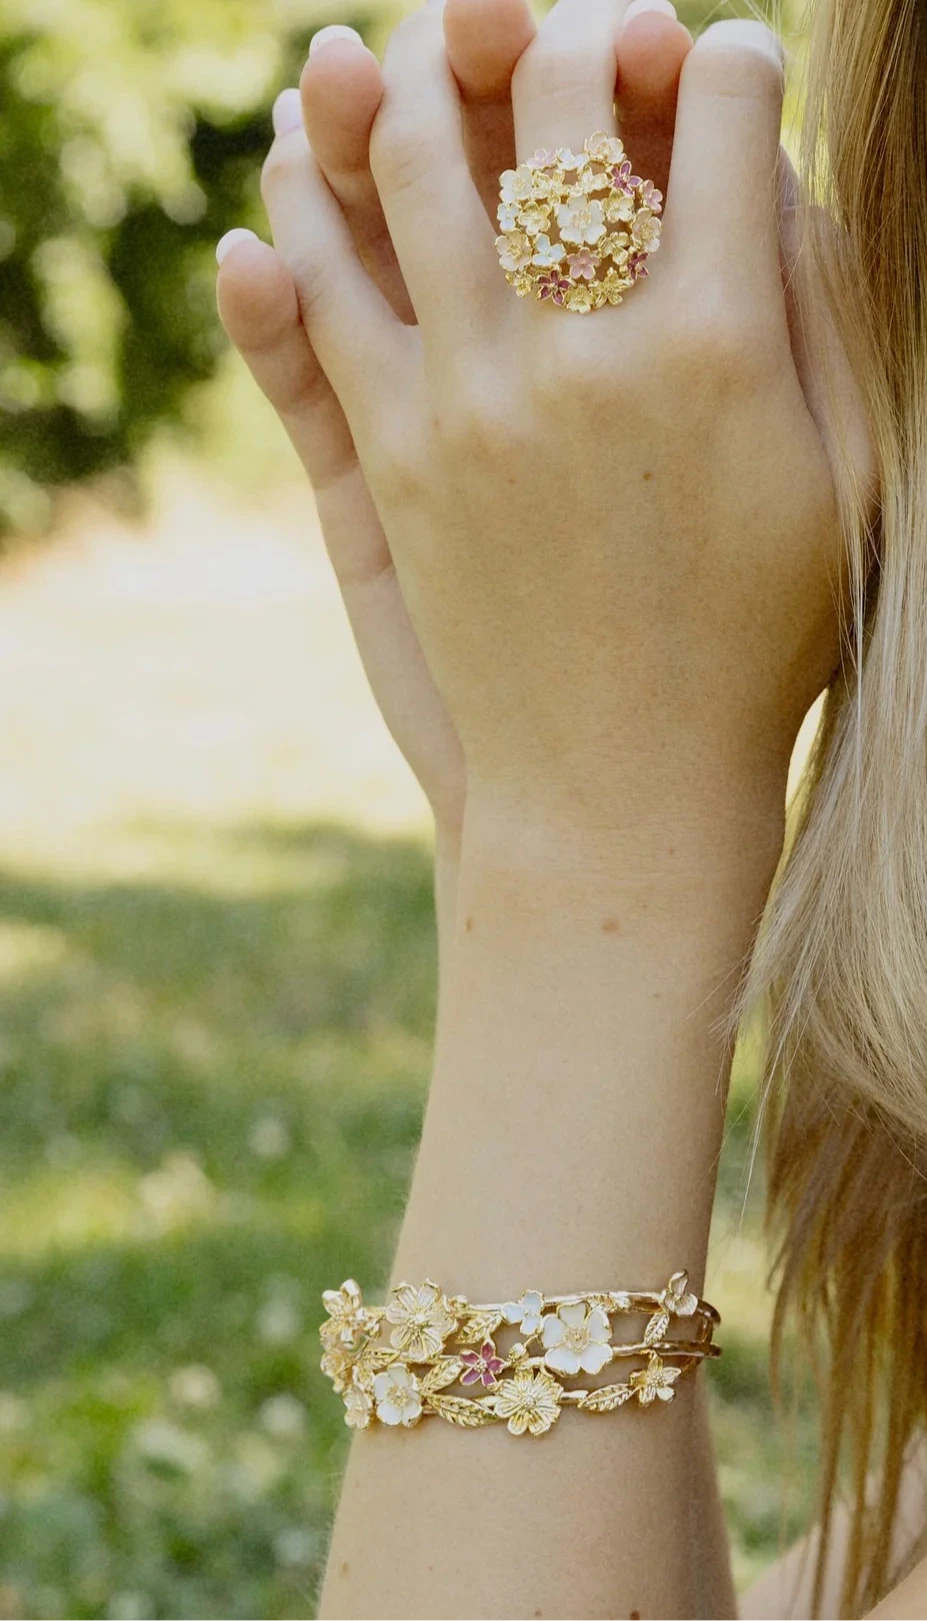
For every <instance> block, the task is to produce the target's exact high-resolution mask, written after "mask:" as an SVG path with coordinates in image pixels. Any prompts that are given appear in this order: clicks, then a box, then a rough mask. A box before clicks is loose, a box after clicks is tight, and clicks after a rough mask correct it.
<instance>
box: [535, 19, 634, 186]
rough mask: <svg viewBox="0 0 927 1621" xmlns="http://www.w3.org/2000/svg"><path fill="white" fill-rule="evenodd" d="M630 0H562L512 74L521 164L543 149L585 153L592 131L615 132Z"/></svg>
mask: <svg viewBox="0 0 927 1621" xmlns="http://www.w3.org/2000/svg"><path fill="white" fill-rule="evenodd" d="M624 11H625V0H558V4H557V5H555V6H554V9H553V11H551V12H550V13H549V15H548V16H547V18H546V19H545V21H544V24H543V26H542V27H541V30H540V32H539V33H538V36H537V38H536V39H535V40H534V41H533V43H532V44H531V45H529V46H528V49H527V50H526V51H525V53H524V55H523V56H522V58H521V60H520V61H519V63H518V66H517V67H516V69H515V73H514V75H513V78H512V108H513V111H514V114H515V144H516V148H517V153H518V159H519V161H520V162H522V163H523V162H524V161H525V160H526V159H527V158H530V157H531V155H532V153H534V152H536V151H537V150H538V149H539V148H543V149H547V148H551V147H558V146H563V147H572V148H574V149H576V150H579V151H581V150H582V145H583V141H584V140H585V139H586V136H587V135H592V134H593V133H594V132H595V131H597V130H605V131H607V132H608V133H609V134H615V133H616V125H615V78H616V72H617V60H616V55H615V41H616V38H617V32H618V27H619V25H620V22H621V18H622V16H623V15H624Z"/></svg>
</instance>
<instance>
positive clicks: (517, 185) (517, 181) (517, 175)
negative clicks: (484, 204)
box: [499, 166, 534, 203]
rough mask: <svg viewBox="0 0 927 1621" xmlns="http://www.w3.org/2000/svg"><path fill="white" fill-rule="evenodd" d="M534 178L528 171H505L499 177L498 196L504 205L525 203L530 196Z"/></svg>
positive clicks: (525, 168)
mask: <svg viewBox="0 0 927 1621" xmlns="http://www.w3.org/2000/svg"><path fill="white" fill-rule="evenodd" d="M533 184H534V176H533V174H532V173H531V171H530V169H528V168H527V167H526V166H522V168H520V169H506V171H505V173H504V174H503V175H500V177H499V196H500V197H501V199H502V201H503V202H504V203H526V202H527V201H528V199H529V197H530V196H531V188H532V185H533Z"/></svg>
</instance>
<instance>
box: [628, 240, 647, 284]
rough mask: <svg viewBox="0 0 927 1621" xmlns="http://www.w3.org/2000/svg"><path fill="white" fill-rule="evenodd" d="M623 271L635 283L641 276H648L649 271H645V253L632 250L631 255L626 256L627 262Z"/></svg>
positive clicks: (639, 250) (637, 249)
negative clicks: (632, 278)
mask: <svg viewBox="0 0 927 1621" xmlns="http://www.w3.org/2000/svg"><path fill="white" fill-rule="evenodd" d="M625 270H626V271H627V274H628V275H629V276H633V277H634V280H635V281H638V280H639V279H640V277H641V276H649V275H650V271H649V270H648V269H647V255H646V253H644V252H642V250H641V249H640V248H634V249H633V250H632V251H631V253H629V254H628V261H627V264H626V265H625Z"/></svg>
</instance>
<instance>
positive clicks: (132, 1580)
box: [0, 825, 800, 1617]
mask: <svg viewBox="0 0 927 1621" xmlns="http://www.w3.org/2000/svg"><path fill="white" fill-rule="evenodd" d="M172 837H173V839H174V842H175V844H176V843H178V842H179V843H180V844H183V843H184V842H185V840H184V834H183V832H182V830H181V831H178V830H176V829H175V830H174V832H173V835H172ZM197 837H199V836H197ZM191 842H192V844H193V846H194V847H195V846H196V844H197V840H196V839H193V837H192V835H191ZM188 854H189V852H188ZM175 865H176V864H175ZM179 865H180V866H181V867H183V866H184V865H186V866H187V868H188V869H189V868H190V867H193V868H195V862H193V861H192V858H191V859H189V860H188V861H187V862H186V863H184V862H180V863H179ZM256 871H257V872H259V873H261V875H262V882H261V883H259V884H255V880H254V875H255V872H256ZM220 872H221V873H224V875H225V884H224V887H221V886H220V885H219V884H218V882H217V874H219V873H220ZM202 879H203V881H202V883H201V884H200V885H197V883H196V882H194V881H192V873H191V874H190V876H188V878H187V880H186V881H185V882H180V881H179V880H178V879H177V878H176V877H175V878H174V879H173V880H172V881H171V882H164V883H160V884H159V883H157V882H155V881H152V880H150V879H149V880H146V881H144V882H142V881H130V882H127V881H122V882H110V883H106V882H104V881H101V880H100V879H99V878H95V879H94V881H92V882H83V883H81V882H77V881H74V880H73V879H72V880H70V881H65V880H63V879H61V878H59V879H57V880H56V879H54V878H52V877H49V876H45V877H42V876H40V875H37V874H35V873H33V874H32V875H31V876H29V877H28V878H24V877H22V876H19V877H17V876H16V875H13V874H10V873H7V874H0V909H2V914H3V916H4V917H5V919H6V922H5V925H4V931H3V934H2V936H0V961H5V964H6V971H5V973H4V975H3V978H2V988H0V1023H2V1028H3V1031H4V1049H3V1070H4V1074H3V1085H4V1127H5V1134H4V1150H3V1181H2V1187H0V1232H2V1235H3V1237H2V1244H3V1267H2V1274H0V1319H2V1326H3V1346H4V1360H3V1369H4V1372H3V1386H4V1389H3V1393H2V1395H0V1433H2V1445H0V1493H2V1503H3V1511H2V1516H0V1570H2V1582H0V1611H2V1613H4V1614H7V1615H16V1616H22V1617H32V1616H53V1615H59V1616H60V1615H66V1616H75V1617H77V1616H81V1617H83V1616H87V1617H96V1616H126V1617H128V1616H131V1615H139V1616H141V1615H146V1616H147V1615H158V1616H178V1617H207V1616H225V1617H233V1616H254V1615H262V1616H275V1615H279V1616H305V1615H307V1614H309V1613H311V1608H312V1600H313V1590H314V1586H315V1583H316V1581H317V1577H318V1573H319V1568H320V1561H321V1559H322V1555H323V1550H324V1542H325V1530H326V1524H327V1521H328V1517H329V1515H330V1511H331V1505H332V1500H333V1490H334V1485H335V1482H336V1479H337V1475H338V1471H339V1468H340V1465H341V1461H342V1456H343V1449H344V1444H345V1438H346V1432H345V1431H344V1427H343V1425H342V1424H341V1421H340V1412H339V1404H338V1403H336V1402H334V1401H333V1400H332V1399H331V1398H330V1395H329V1394H328V1391H327V1387H323V1381H322V1380H321V1376H320V1375H319V1373H318V1372H317V1368H316V1360H317V1351H316V1346H317V1340H316V1328H317V1324H318V1320H319V1316H320V1312H319V1307H318V1296H319V1293H320V1291H321V1289H322V1288H323V1287H325V1286H327V1285H329V1284H331V1283H332V1282H333V1281H338V1280H339V1279H340V1277H341V1276H342V1274H343V1273H344V1272H346V1271H351V1272H354V1273H355V1274H356V1275H357V1276H358V1278H359V1279H360V1280H361V1282H362V1284H365V1285H369V1286H370V1287H376V1286H377V1285H379V1284H380V1283H381V1282H382V1279H383V1277H384V1274H385V1272H386V1269H387V1267H388V1262H389V1255H390V1249H391V1243H392V1238H393V1233H394V1229H395V1223H396V1220H397V1217H398V1213H399V1211H400V1209H401V1206H402V1201H403V1193H404V1188H405V1184H406V1180H407V1177H408V1173H409V1166H410V1156H411V1153H412V1150H413V1146H414V1143H415V1140H416V1134H417V1129H418V1122H419V1113H420V1108H421V1103H422V1096H423V1088H424V1084H425V1079H426V1075H427V1068H428V1058H429V1038H430V1029H431V1020H432V1010H433V995H434V987H433V972H432V958H433V948H432V927H433V924H432V903H431V886H430V870H429V860H428V854H427V851H426V850H425V849H424V847H423V846H421V845H419V844H416V843H414V842H408V841H399V840H383V841H380V840H375V839H371V838H368V837H364V836H363V835H360V834H357V833H352V832H350V831H347V830H345V829H340V828H337V827H334V826H326V825H315V826H307V827H305V828H298V829H292V830H289V831H281V830H280V829H276V828H272V827H266V826H263V827H262V826H254V827H250V828H245V829H238V830H226V831H225V832H224V833H220V832H217V833H216V834H215V835H214V837H213V839H212V840H211V841H210V863H209V867H208V871H206V870H204V872H203V874H202ZM748 1096H749V1076H748V1075H746V1074H741V1075H740V1077H739V1079H738V1082H737V1085H736V1087H735V1094H734V1102H733V1104H732V1129H731V1132H730V1134H729V1138H728V1143H727V1148H726V1156H725V1164H724V1167H723V1171H722V1178H721V1186H722V1190H723V1199H722V1208H721V1210H720V1211H719V1222H720V1226H719V1231H720V1234H721V1239H720V1241H721V1242H722V1244H728V1243H730V1241H731V1240H730V1233H731V1231H732V1228H733V1226H734V1225H735V1224H736V1220H737V1215H738V1213H739V1205H738V1199H739V1190H740V1185H741V1165H742V1160H743V1154H744V1150H745V1147H746V1143H747V1138H748V1130H749V1110H747V1113H746V1114H745V1113H744V1112H743V1111H744V1105H745V1100H746V1099H747V1098H748ZM738 1115H739V1116H740V1118H737V1116H738ZM754 1223H755V1217H754V1216H750V1217H748V1223H747V1228H746V1232H747V1233H748V1235H749V1232H750V1230H751V1226H752V1225H753V1224H754ZM732 1306H733V1320H732V1321H731V1323H730V1325H729V1327H728V1328H727V1330H726V1332H725V1336H724V1339H725V1354H724V1357H723V1358H722V1360H721V1361H720V1362H719V1363H718V1364H717V1366H716V1367H712V1368H711V1370H710V1371H711V1381H712V1390H713V1397H714V1406H715V1414H716V1419H717V1433H718V1441H719V1450H720V1463H721V1471H722V1481H723V1485H724V1488H725V1494H726V1499H727V1506H728V1511H729V1518H730V1523H731V1529H732V1534H733V1537H734V1539H735V1546H736V1553H737V1563H738V1570H739V1573H740V1574H741V1575H742V1576H744V1577H745V1576H747V1575H748V1574H749V1573H751V1572H752V1571H753V1570H756V1569H759V1568H762V1566H763V1564H765V1563H766V1561H767V1560H768V1559H769V1557H770V1555H771V1553H772V1552H773V1550H774V1549H775V1546H776V1540H777V1537H778V1533H779V1513H780V1500H779V1497H780V1494H779V1490H778V1485H777V1479H778V1476H779V1474H780V1472H781V1469H782V1458H781V1444H780V1442H779V1441H778V1440H777V1438H776V1430H775V1426H774V1424H773V1422H772V1414H771V1409H770V1402H769V1395H768V1389H767V1380H766V1372H765V1345H764V1324H763V1322H762V1320H759V1321H757V1322H755V1323H754V1324H753V1326H751V1323H750V1321H749V1318H750V1311H749V1309H748V1311H747V1313H746V1316H745V1314H744V1312H743V1311H742V1310H741V1311H738V1307H737V1302H736V1294H735V1298H734V1299H733V1301H732ZM754 1315H755V1313H754ZM799 1506H800V1504H797V1505H796V1508H797V1507H799ZM790 1518H794V1517H793V1516H791V1517H790ZM796 1523H797V1522H796Z"/></svg>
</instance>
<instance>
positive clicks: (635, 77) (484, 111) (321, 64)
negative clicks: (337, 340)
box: [219, 0, 692, 858]
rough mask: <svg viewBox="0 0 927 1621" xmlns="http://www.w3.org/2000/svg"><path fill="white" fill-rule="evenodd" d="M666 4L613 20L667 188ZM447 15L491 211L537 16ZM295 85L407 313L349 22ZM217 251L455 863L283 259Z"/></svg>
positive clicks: (676, 35) (453, 822) (385, 283)
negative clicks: (518, 75) (623, 21)
mask: <svg viewBox="0 0 927 1621" xmlns="http://www.w3.org/2000/svg"><path fill="white" fill-rule="evenodd" d="M664 7H665V9H664V10H663V11H659V10H657V11H649V12H646V13H645V12H641V13H639V15H638V16H637V17H634V16H633V15H632V18H631V20H630V21H629V23H628V25H627V26H626V27H624V28H621V29H619V31H618V32H617V36H616V38H617V43H616V65H617V77H618V86H619V93H620V100H621V108H622V130H623V133H624V136H625V139H626V140H627V141H628V142H629V143H630V144H631V147H632V149H633V151H634V152H635V154H636V155H637V154H640V161H641V163H642V164H643V163H645V162H646V166H647V169H648V173H652V174H653V176H654V178H655V179H656V181H657V184H658V185H661V186H664V187H665V184H666V177H667V173H668V164H669V152H670V148H671V143H672V127H673V117H674V111H675V98H676V85H677V81H678V76H679V70H680V67H681V64H682V61H683V59H684V57H685V55H686V53H687V51H688V50H689V49H690V48H691V44H692V41H691V36H690V35H689V33H688V31H687V30H686V29H685V28H683V27H682V26H681V25H680V24H679V23H677V22H675V21H674V19H673V17H672V8H671V7H670V6H669V5H668V4H666V0H664ZM476 11H479V16H476V15H475V13H476ZM444 21H445V34H446V44H447V51H448V60H449V62H450V63H451V65H452V68H453V71H454V73H455V77H456V79H457V82H458V84H459V85H460V87H461V95H462V99H463V102H464V107H465V121H464V123H465V137H466V142H467V148H468V154H469V158H470V165H471V169H472V172H473V175H474V181H475V183H476V185H477V187H478V189H479V190H480V193H481V195H482V196H483V197H484V198H485V200H486V203H487V206H488V207H489V208H490V209H491V212H492V214H493V216H494V213H495V205H496V196H497V191H498V175H499V173H500V171H501V170H502V169H504V168H506V167H509V166H511V164H512V163H513V162H514V146H513V136H512V118H511V103H510V95H509V91H510V83H511V77H512V72H513V69H514V67H515V64H516V62H517V60H518V58H519V56H520V55H521V53H522V51H523V50H524V49H525V47H526V45H527V44H528V43H529V42H530V39H531V37H532V34H533V32H534V28H533V24H532V23H531V21H530V17H529V16H528V13H527V10H526V8H525V6H524V4H523V0H449V3H448V4H447V6H446V7H445V12H444ZM477 24H478V26H477ZM301 90H302V113H303V117H304V120H305V125H306V129H307V133H308V136H309V138H310V140H311V144H312V149H313V152H314V154H315V156H316V159H317V161H318V163H319V167H320V169H321V171H322V173H323V174H324V176H325V179H326V181H327V184H328V185H329V187H330V189H331V190H332V192H333V193H334V195H335V196H336V198H337V199H338V201H339V203H340V205H341V207H342V209H343V211H344V214H345V218H346V220H347V222H348V224H349V227H350V229H351V233H352V237H353V239H354V242H355V245H356V247H357V249H358V252H359V255H360V256H361V258H362V260H363V262H364V263H365V265H366V266H367V268H368V270H369V272H370V275H371V277H372V278H373V280H374V281H375V282H376V284H377V285H378V286H380V287H381V288H382V290H383V291H384V293H385V294H386V296H387V297H388V298H389V300H390V302H391V303H392V305H393V307H394V308H395V309H396V310H397V312H398V313H399V314H401V315H402V316H403V317H404V318H409V316H410V309H409V304H408V297H407V294H406V293H405V288H404V283H403V281H402V276H401V272H400V271H399V269H398V266H397V264H396V260H395V255H394V254H393V251H392V245H391V243H390V239H389V234H388V231H387V229H386V225H385V221H384V218H383V214H382V209H381V208H380V205H379V198H378V195H377V192H376V187H375V185H374V181H373V177H372V175H371V173H370V168H369V162H368V141H369V133H370V127H371V124H372V122H373V119H374V117H375V115H376V112H377V109H378V107H379V103H380V99H381V96H382V79H381V76H380V70H379V65H378V64H377V62H376V60H375V58H374V57H373V56H372V55H371V53H370V52H369V51H368V50H366V49H365V47H364V46H363V44H362V42H361V40H360V38H359V36H357V35H356V34H353V31H352V30H350V29H340V28H338V29H326V30H323V31H322V32H321V33H320V34H318V35H317V36H316V38H315V40H314V42H313V49H312V51H311V53H310V58H309V62H308V64H307V67H306V70H305V72H304V74H303V80H302V85H301ZM299 122H300V107H299V98H298V97H297V95H296V92H287V93H285V95H284V96H283V97H281V98H280V101H279V102H278V106H277V108H276V109H275V125H277V126H278V127H279V129H280V130H281V132H285V131H286V130H287V128H288V126H289V127H290V128H295V127H298V125H299ZM308 223H309V222H308V221H307V225H308ZM221 262H222V270H221V273H220V278H219V298H220V309H221V313H222V317H223V320H224V322H225V324H226V326H227V328H228V330H229V333H230V335H231V336H232V338H233V340H234V341H235V343H236V344H237V346H238V347H239V349H240V350H241V353H242V355H243V357H244V358H245V360H246V361H247V363H248V365H249V366H250V368H251V370H252V372H253V373H254V375H255V377H256V380H257V381H258V383H259V385H260V386H261V387H262V389H263V390H264V392H265V393H266V394H267V396H268V398H269V400H270V401H271V403H272V404H273V405H274V406H275V408H276V409H277V411H278V413H279V414H280V416H281V420H282V421H283V423H284V426H285V427H286V428H287V431H288V432H289V434H290V436H291V438H292V440H293V443H294V445H295V447H296V449H297V452H298V453H299V455H300V457H301V459H302V460H303V462H304V465H305V466H306V468H307V471H308V472H309V473H310V477H311V478H312V480H313V484H314V486H315V489H316V495H317V500H318V505H319V510H320V516H321V519H322V524H323V529H324V533H325V538H326V542H327V544H328V547H329V551H330V553H331V556H332V560H333V563H334V566H335V569H336V571H337V573H338V575H339V578H340V580H341V582H342V587H343V590H344V594H345V599H346V603H347V606H348V610H349V613H350V615H351V620H352V624H353V627H354V630H355V635H356V637H357V641H358V646H359V650H360V652H361V656H362V658H363V659H364V662H365V665H366V667H367V670H368V673H369V675H370V679H371V685H372V687H373V691H374V694H375V696H376V697H377V700H378V702H379V703H380V706H381V709H382V710H383V713H384V715H385V718H386V719H387V722H388V724H389V725H390V727H391V729H392V731H393V733H394V735H395V736H396V739H397V741H398V743H399V746H400V748H401V749H402V751H403V753H404V754H405V755H406V758H407V759H408V760H409V762H410V764H411V765H412V767H413V770H415V772H416V774H417V775H418V777H419V780H420V781H421V783H422V787H423V789H424V791H425V793H426V794H427V796H428V798H429V800H430V802H431V805H432V808H433V810H434V812H435V817H436V824H437V830H438V838H439V847H440V849H441V850H442V851H443V853H444V855H445V857H446V858H447V856H448V855H449V854H450V855H452V854H453V851H454V850H455V849H456V847H457V843H458V838H459V828H460V823H461V819H462V815H463V799H464V771H463V763H462V757H461V752H460V748H459V744H458V742H457V739H456V736H455V734H454V731H453V727H452V726H451V724H450V721H449V719H448V717H447V713H446V709H445V708H444V706H443V704H442V702H441V700H440V698H439V697H438V695H437V693H436V692H435V689H434V685H433V683H432V681H431V678H430V675H429V672H428V670H427V667H426V665H425V662H424V660H423V658H422V656H421V651H420V648H419V646H418V643H417V641H416V638H415V636H414V633H413V632H412V630H411V627H410V625H409V621H408V615H407V613H406V610H405V606H404V604H403V602H402V598H401V595H400V593H399V590H398V587H397V585H396V580H395V574H394V571H393V570H392V567H391V560H390V556H389V551H388V548H387V546H386V542H385V539H384V536H383V532H382V528H381V526H380V524H379V520H378V518H377V515H376V512H375V509H374V508H373V505H372V503H371V502H370V499H369V494H368V492H367V489H366V485H365V483H364V479H363V475H362V473H361V472H360V469H359V467H358V464H357V458H356V454H355V451H354V446H353V443H352V441H351V436H350V432H349V430H348V427H347V424H346V422H345V419H344V415H343V413H342V411H341V410H340V407H339V405H338V402H337V400H336V399H335V397H334V395H333V393H332V390H331V388H330V386H329V385H328V384H327V382H326V379H325V377H324V373H323V372H322V371H321V368H320V366H319V365H318V362H317V360H316V358H315V356H314V354H313V352H312V349H311V347H310V345H309V342H308V339H307V337H306V334H305V331H304V329H303V327H302V324H301V321H300V317H299V309H298V301H297V295H296V290H295V287H294V286H293V282H292V278H291V276H290V274H289V272H288V270H287V269H286V266H285V265H284V263H283V261H282V259H281V258H280V256H279V254H276V253H274V252H273V251H272V250H271V249H269V248H267V247H265V246H264V245H262V244H260V243H258V242H257V241H256V239H255V238H254V237H253V236H251V235H250V233H245V232H235V233H232V234H231V236H230V237H229V238H227V239H225V240H224V242H223V245H222V253H221Z"/></svg>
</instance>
